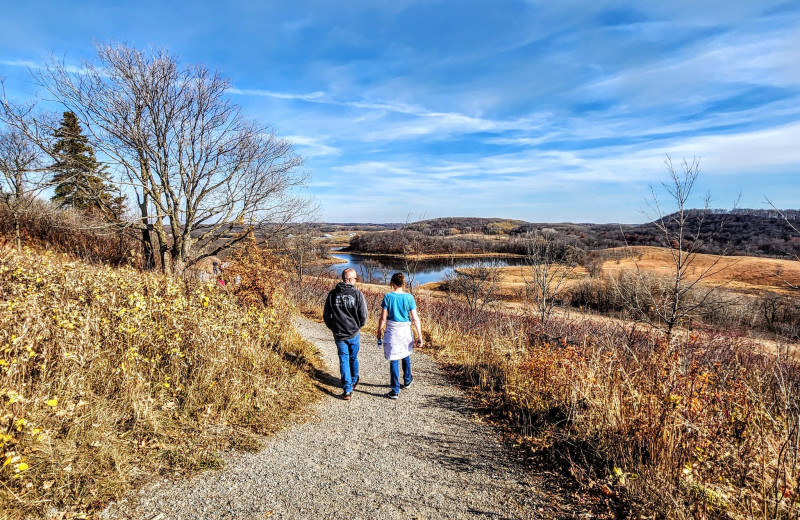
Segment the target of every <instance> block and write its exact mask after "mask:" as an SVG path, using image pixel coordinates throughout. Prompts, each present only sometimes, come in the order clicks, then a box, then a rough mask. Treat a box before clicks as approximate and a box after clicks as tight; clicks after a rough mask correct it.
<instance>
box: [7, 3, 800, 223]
mask: <svg viewBox="0 0 800 520" xmlns="http://www.w3.org/2000/svg"><path fill="white" fill-rule="evenodd" d="M9 4H11V5H6V6H4V16H3V18H2V19H0V76H3V77H4V78H5V82H6V90H7V93H8V95H9V97H15V98H18V99H23V98H27V97H30V96H34V95H36V92H37V91H36V88H35V87H34V86H33V85H32V84H31V83H30V81H29V80H28V79H27V68H28V67H36V66H37V65H38V64H39V63H41V61H42V60H43V58H44V57H45V56H47V55H48V54H49V53H51V52H52V53H54V54H56V55H58V56H63V57H64V59H65V60H66V61H67V62H74V63H75V64H79V63H80V62H81V61H82V60H84V59H91V58H92V57H93V55H94V48H93V44H94V43H95V42H107V41H112V40H113V41H120V42H125V43H129V44H133V45H135V46H138V47H151V46H155V47H162V46H163V47H167V48H169V49H170V50H171V51H172V52H173V53H175V54H178V55H180V56H181V58H182V59H183V60H185V61H187V62H202V63H205V64H207V65H209V66H211V67H214V68H218V69H219V70H221V71H222V72H223V73H224V74H225V75H226V76H228V77H229V78H230V79H231V82H232V84H233V86H234V88H233V89H232V90H231V96H232V97H233V98H234V99H235V101H236V102H237V103H239V104H241V105H242V106H243V107H244V108H245V111H246V113H247V114H249V115H250V116H252V117H255V118H257V119H259V120H261V121H263V122H266V123H269V124H270V125H272V126H273V127H274V129H275V131H276V132H277V133H278V134H279V135H281V136H284V137H287V138H289V139H290V140H292V141H293V142H294V143H295V145H296V148H297V151H298V152H299V153H300V154H301V155H302V156H303V157H305V158H306V164H305V168H306V169H307V170H308V171H309V172H310V173H311V175H312V177H311V180H310V182H309V184H308V186H307V188H306V190H305V194H306V195H307V196H310V197H312V198H313V199H314V200H315V201H316V202H317V203H318V204H319V206H320V210H319V218H320V219H321V220H325V221H337V222H398V221H404V220H406V218H407V217H409V216H410V217H411V218H412V219H414V220H416V219H418V218H433V217H440V216H483V217H490V216H492V217H495V216H496V217H508V218H519V219H525V220H530V221H544V222H560V221H573V222H642V221H644V220H645V216H644V215H643V214H642V213H641V211H640V210H641V208H642V207H644V206H645V198H646V197H647V195H648V193H649V188H648V186H649V185H650V184H657V183H658V182H660V181H661V180H664V179H665V175H666V173H665V168H664V164H663V159H664V156H665V153H669V154H671V155H672V157H673V159H675V160H676V161H679V160H680V159H681V158H683V157H689V158H691V157H692V156H700V157H701V165H702V173H701V178H700V182H699V186H698V187H697V189H696V192H697V194H698V199H697V203H698V204H699V198H700V196H702V195H704V194H705V193H706V192H707V191H710V192H711V194H712V206H714V207H730V205H731V204H732V202H733V200H734V199H735V198H736V197H737V195H738V193H739V192H741V193H742V200H741V203H740V206H744V207H756V208H763V207H765V206H764V197H765V196H767V197H769V198H770V199H772V200H773V201H774V202H775V203H776V204H777V205H778V206H780V207H786V208H788V207H792V208H797V207H798V206H800V204H799V203H798V202H799V201H800V182H799V181H800V176H799V175H798V174H799V173H800V1H790V2H785V1H777V2H772V1H769V0H758V1H736V0H726V1H717V0H708V1H703V2H697V1H682V0H681V1H669V2H604V1H598V0H592V1H588V0H587V1H584V0H575V1H571V0H565V1H561V2H545V1H503V0H483V1H469V0H458V1H413V0H393V1H357V2H353V1H352V0H350V1H341V2H340V1H334V0H331V1H294V2H256V1H253V0H249V1H238V0H237V1H231V2H220V1H193V2H184V1H175V2H163V1H158V2H156V1H151V0H139V1H136V2H134V1H120V2H108V1H93V2H88V1H80V0H74V1H70V2H64V1H63V0H59V1H54V0H43V1H33V2H27V3H22V2H11V3H9Z"/></svg>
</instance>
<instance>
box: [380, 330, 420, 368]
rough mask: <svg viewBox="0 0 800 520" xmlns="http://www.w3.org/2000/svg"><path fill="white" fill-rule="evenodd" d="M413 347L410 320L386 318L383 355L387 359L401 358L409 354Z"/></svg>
mask: <svg viewBox="0 0 800 520" xmlns="http://www.w3.org/2000/svg"><path fill="white" fill-rule="evenodd" d="M413 349H414V334H412V333H411V322H409V321H392V320H388V321H387V322H386V330H385V331H384V333H383V357H384V358H386V359H387V360H388V361H394V360H395V359H403V358H404V357H406V356H408V355H410V354H411V351H412V350H413Z"/></svg>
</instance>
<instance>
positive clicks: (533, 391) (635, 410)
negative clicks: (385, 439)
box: [296, 280, 800, 519]
mask: <svg viewBox="0 0 800 520" xmlns="http://www.w3.org/2000/svg"><path fill="white" fill-rule="evenodd" d="M332 285H333V281H331V280H309V281H308V283H307V284H306V285H305V286H304V287H303V288H302V289H298V290H297V291H296V294H297V296H298V297H299V298H301V299H302V305H303V306H304V307H305V308H306V309H308V310H313V309H319V308H321V305H322V300H323V298H324V296H325V294H326V293H327V291H328V290H329V289H330V288H331V287H332ZM360 287H361V288H362V290H363V291H364V292H365V294H366V296H367V300H368V302H369V304H370V308H371V316H376V315H377V312H378V306H379V303H380V297H381V295H382V293H383V292H385V290H381V288H380V287H369V286H363V285H362V286H360ZM416 297H417V302H418V304H419V309H420V316H421V318H422V322H423V329H424V333H425V335H426V336H427V339H428V342H429V344H430V345H431V346H432V350H433V352H434V353H435V354H436V355H437V357H438V358H439V359H440V360H441V361H443V362H444V363H446V364H448V365H449V366H450V367H452V369H453V370H454V372H455V373H456V374H458V376H459V377H460V378H461V379H462V380H463V381H464V382H465V383H466V384H467V385H469V386H471V387H472V388H475V389H476V390H479V392H478V394H477V395H480V396H481V399H482V400H483V401H485V402H486V403H487V408H489V409H491V410H492V411H493V413H494V414H495V416H496V417H497V418H499V419H500V420H502V421H504V422H505V423H506V424H507V425H508V426H509V428H511V429H512V430H513V431H515V432H516V434H517V436H518V437H517V439H518V441H519V442H520V443H522V444H525V445H527V446H529V447H530V449H531V450H533V451H535V452H537V453H538V454H539V456H540V457H543V458H544V459H545V460H550V461H553V462H554V463H559V464H562V465H563V467H564V468H565V470H567V471H568V472H569V473H571V474H572V475H573V476H574V477H575V479H576V480H577V481H578V482H580V483H581V484H583V485H585V486H587V487H589V488H594V489H595V490H597V491H598V493H602V494H603V495H605V496H606V497H609V500H613V501H618V502H623V503H629V504H632V506H631V507H633V509H634V510H638V513H637V516H640V517H641V518H676V519H688V518H697V519H700V518H725V519H744V518H765V519H766V518H781V519H798V518H800V494H798V479H799V478H800V459H799V458H798V457H800V402H798V398H797V396H798V395H800V365H798V360H797V358H796V357H794V358H793V357H789V353H788V352H787V350H786V349H784V350H781V351H780V352H779V355H778V356H775V355H764V354H761V353H759V352H757V351H756V349H755V348H754V346H753V344H751V343H750V342H749V341H748V340H746V339H744V338H742V337H737V336H735V335H732V334H725V333H715V334H700V335H698V334H692V335H687V334H679V335H677V337H676V338H674V339H673V342H672V343H670V344H667V343H665V342H664V341H663V339H661V337H660V336H659V335H657V334H656V333H652V332H650V331H648V330H645V329H643V328H642V327H641V326H640V327H638V328H637V327H634V326H632V325H630V324H624V323H623V322H620V321H612V320H605V321H599V320H596V319H581V318H571V319H564V318H560V317H557V318H554V319H553V320H551V323H550V325H549V326H548V328H547V330H542V329H541V328H540V327H539V325H538V323H537V322H536V321H535V320H534V319H531V318H529V317H527V316H525V315H524V314H519V313H517V314H512V313H509V312H508V310H506V311H496V310H493V311H491V312H486V313H481V314H479V315H471V314H470V313H469V312H467V311H466V310H465V308H464V307H463V306H462V305H461V304H459V303H458V302H456V301H448V300H447V299H446V298H442V297H441V295H440V296H439V297H436V298H429V297H426V296H424V295H423V294H422V293H421V292H420V291H418V293H417V294H416ZM373 323H374V322H371V324H370V326H369V327H368V328H372V327H373V326H374V325H373Z"/></svg>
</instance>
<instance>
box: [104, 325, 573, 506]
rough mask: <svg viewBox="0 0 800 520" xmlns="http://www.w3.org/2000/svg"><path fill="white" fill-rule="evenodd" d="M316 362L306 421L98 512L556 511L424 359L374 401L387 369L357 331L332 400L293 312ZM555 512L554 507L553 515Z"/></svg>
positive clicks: (332, 379)
mask: <svg viewBox="0 0 800 520" xmlns="http://www.w3.org/2000/svg"><path fill="white" fill-rule="evenodd" d="M296 327H297V328H298V330H299V331H300V332H301V333H302V334H303V336H304V337H305V338H307V339H308V340H309V341H311V342H313V343H314V344H315V345H316V346H317V348H318V349H319V351H320V354H321V356H322V358H323V359H324V361H325V364H326V366H327V371H326V372H327V373H326V374H325V375H324V376H323V377H322V378H321V380H320V381H318V383H317V386H318V387H319V389H320V391H321V392H324V393H325V395H324V396H323V398H322V399H321V400H320V402H319V403H318V404H317V405H316V407H315V409H314V411H313V414H312V418H311V419H310V420H308V421H307V422H305V423H303V424H299V425H296V426H293V427H290V428H289V429H287V430H285V431H282V432H280V433H278V434H276V435H275V436H273V437H270V438H268V439H267V440H266V442H265V445H264V448H263V449H262V450H261V451H259V452H257V453H246V454H232V455H228V456H226V460H225V467H224V469H222V470H219V471H213V472H206V473H203V474H200V475H198V476H195V477H193V478H191V479H188V480H180V481H170V480H166V479H161V480H159V481H157V482H155V483H153V484H150V485H148V486H145V488H144V489H142V490H140V491H139V492H138V493H135V494H134V495H132V496H131V497H129V498H128V499H126V500H123V501H121V502H119V503H117V504H112V505H111V506H109V508H108V509H106V511H104V512H103V514H102V518H105V519H119V518H125V519H148V520H149V519H151V518H159V519H160V520H161V519H163V520H178V519H200V518H202V519H218V518H219V519H222V518H225V519H227V518H236V519H264V518H270V519H276V518H281V519H284V518H286V519H289V518H291V519H304V518H308V519H328V518H347V519H401V518H402V519H413V518H416V519H420V520H422V519H451V518H452V519H456V518H459V519H460V518H491V519H501V518H504V519H511V518H514V519H516V518H525V519H527V518H558V517H561V515H560V514H559V513H558V512H556V511H554V510H553V509H552V507H553V506H552V505H549V504H548V502H549V501H548V500H546V499H545V497H544V496H543V493H542V492H540V491H538V490H539V489H540V487H539V486H538V485H537V482H536V480H535V479H536V478H537V477H536V476H535V475H532V474H531V473H530V472H526V471H525V469H524V468H523V466H522V464H521V462H520V461H519V460H517V459H516V458H515V455H514V454H513V453H511V452H509V451H508V450H507V449H506V447H505V446H504V444H503V443H502V441H501V438H500V435H499V433H498V432H497V431H495V430H494V429H493V428H491V427H489V426H487V425H485V424H482V423H481V421H480V416H479V415H478V414H477V412H476V411H475V409H474V408H473V407H472V406H471V404H470V402H469V401H468V400H467V398H466V397H465V396H464V395H462V393H461V392H460V391H459V390H458V389H456V388H455V387H454V386H453V385H452V384H451V383H450V382H448V380H447V378H446V377H445V375H444V374H443V372H442V370H441V369H440V368H439V367H438V365H437V364H436V363H435V362H434V361H433V360H431V359H430V358H429V357H428V356H426V355H424V354H421V353H415V354H414V355H413V356H412V370H413V373H414V382H413V384H412V385H411V387H410V388H408V389H404V390H401V394H400V398H399V399H398V400H396V401H395V400H390V399H387V398H386V397H384V394H385V393H386V392H387V391H388V381H389V367H388V362H386V361H384V359H383V355H382V352H381V351H380V350H379V349H378V346H377V345H376V342H375V338H374V337H369V336H364V335H362V338H361V352H360V354H359V360H360V365H361V369H360V371H361V383H360V384H359V386H358V388H356V390H355V392H354V393H353V399H352V400H351V401H349V402H347V401H343V400H341V399H339V397H338V396H339V395H340V394H341V390H340V388H339V381H338V378H339V376H338V373H339V371H338V359H337V357H336V347H335V345H334V343H333V340H332V337H331V335H330V332H329V331H328V330H327V329H326V328H325V326H324V325H321V324H318V323H315V322H312V321H309V320H306V319H302V318H298V319H297V320H296ZM562 514H563V513H562Z"/></svg>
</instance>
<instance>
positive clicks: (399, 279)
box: [391, 273, 406, 287]
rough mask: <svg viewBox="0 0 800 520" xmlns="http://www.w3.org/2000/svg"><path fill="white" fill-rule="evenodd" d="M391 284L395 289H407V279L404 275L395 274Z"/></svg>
mask: <svg viewBox="0 0 800 520" xmlns="http://www.w3.org/2000/svg"><path fill="white" fill-rule="evenodd" d="M391 282H392V285H394V286H395V287H405V285H406V277H405V276H403V273H394V274H393V275H392V280H391Z"/></svg>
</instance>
